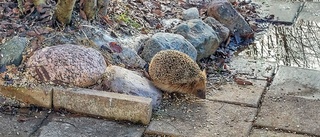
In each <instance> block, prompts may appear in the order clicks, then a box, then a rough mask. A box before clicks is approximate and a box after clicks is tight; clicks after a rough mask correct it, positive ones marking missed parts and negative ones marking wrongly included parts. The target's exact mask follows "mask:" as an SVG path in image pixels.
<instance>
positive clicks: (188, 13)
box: [182, 7, 200, 20]
mask: <svg viewBox="0 0 320 137" xmlns="http://www.w3.org/2000/svg"><path fill="white" fill-rule="evenodd" d="M182 18H183V20H190V19H199V18H200V15H199V11H198V9H197V8H196V7H193V8H189V9H187V10H184V11H183V12H182Z"/></svg>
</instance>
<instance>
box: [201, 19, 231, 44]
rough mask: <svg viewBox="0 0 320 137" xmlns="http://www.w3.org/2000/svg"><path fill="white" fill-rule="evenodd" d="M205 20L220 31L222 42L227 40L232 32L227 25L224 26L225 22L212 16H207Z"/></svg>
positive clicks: (219, 35) (215, 29)
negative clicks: (222, 22)
mask: <svg viewBox="0 0 320 137" xmlns="http://www.w3.org/2000/svg"><path fill="white" fill-rule="evenodd" d="M204 22H205V23H206V24H208V25H209V26H210V27H212V29H213V30H214V31H216V32H217V33H218V34H217V35H218V37H219V40H220V42H224V41H225V40H227V38H228V37H229V34H230V30H229V29H228V28H227V27H225V26H223V24H221V23H220V22H219V21H217V20H216V19H214V18H212V17H207V18H206V19H205V20H204Z"/></svg>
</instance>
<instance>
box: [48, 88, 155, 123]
mask: <svg viewBox="0 0 320 137" xmlns="http://www.w3.org/2000/svg"><path fill="white" fill-rule="evenodd" d="M151 101H152V99H151V98H145V97H139V96H130V95H124V94H118V93H111V92H105V91H97V90H90V89H74V88H68V89H63V88H54V90H53V105H54V108H55V109H58V108H65V109H68V110H70V111H74V112H79V113H84V114H90V115H96V116H101V117H105V118H111V119H115V120H128V121H132V122H141V123H142V124H148V123H149V122H150V119H151V114H152V106H151Z"/></svg>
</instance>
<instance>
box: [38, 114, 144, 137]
mask: <svg viewBox="0 0 320 137" xmlns="http://www.w3.org/2000/svg"><path fill="white" fill-rule="evenodd" d="M144 130H145V128H144V127H143V126H141V125H134V124H127V123H117V122H114V121H106V120H103V119H94V118H88V117H71V118H67V117H55V118H53V119H52V120H51V122H49V123H48V124H47V125H45V126H43V127H41V128H40V129H39V132H40V133H39V137H66V136H68V137H141V136H142V134H143V132H144Z"/></svg>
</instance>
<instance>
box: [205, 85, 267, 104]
mask: <svg viewBox="0 0 320 137" xmlns="http://www.w3.org/2000/svg"><path fill="white" fill-rule="evenodd" d="M249 81H251V82H252V83H253V85H238V84H236V83H235V82H234V83H226V84H225V85H221V86H220V87H219V89H213V88H212V89H208V90H207V94H206V98H207V99H208V100H215V101H222V102H229V103H232V104H241V105H245V106H250V107H258V104H259V101H260V98H261V95H262V93H263V91H264V88H265V86H266V85H267V81H265V80H252V79H251V80H249Z"/></svg>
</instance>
